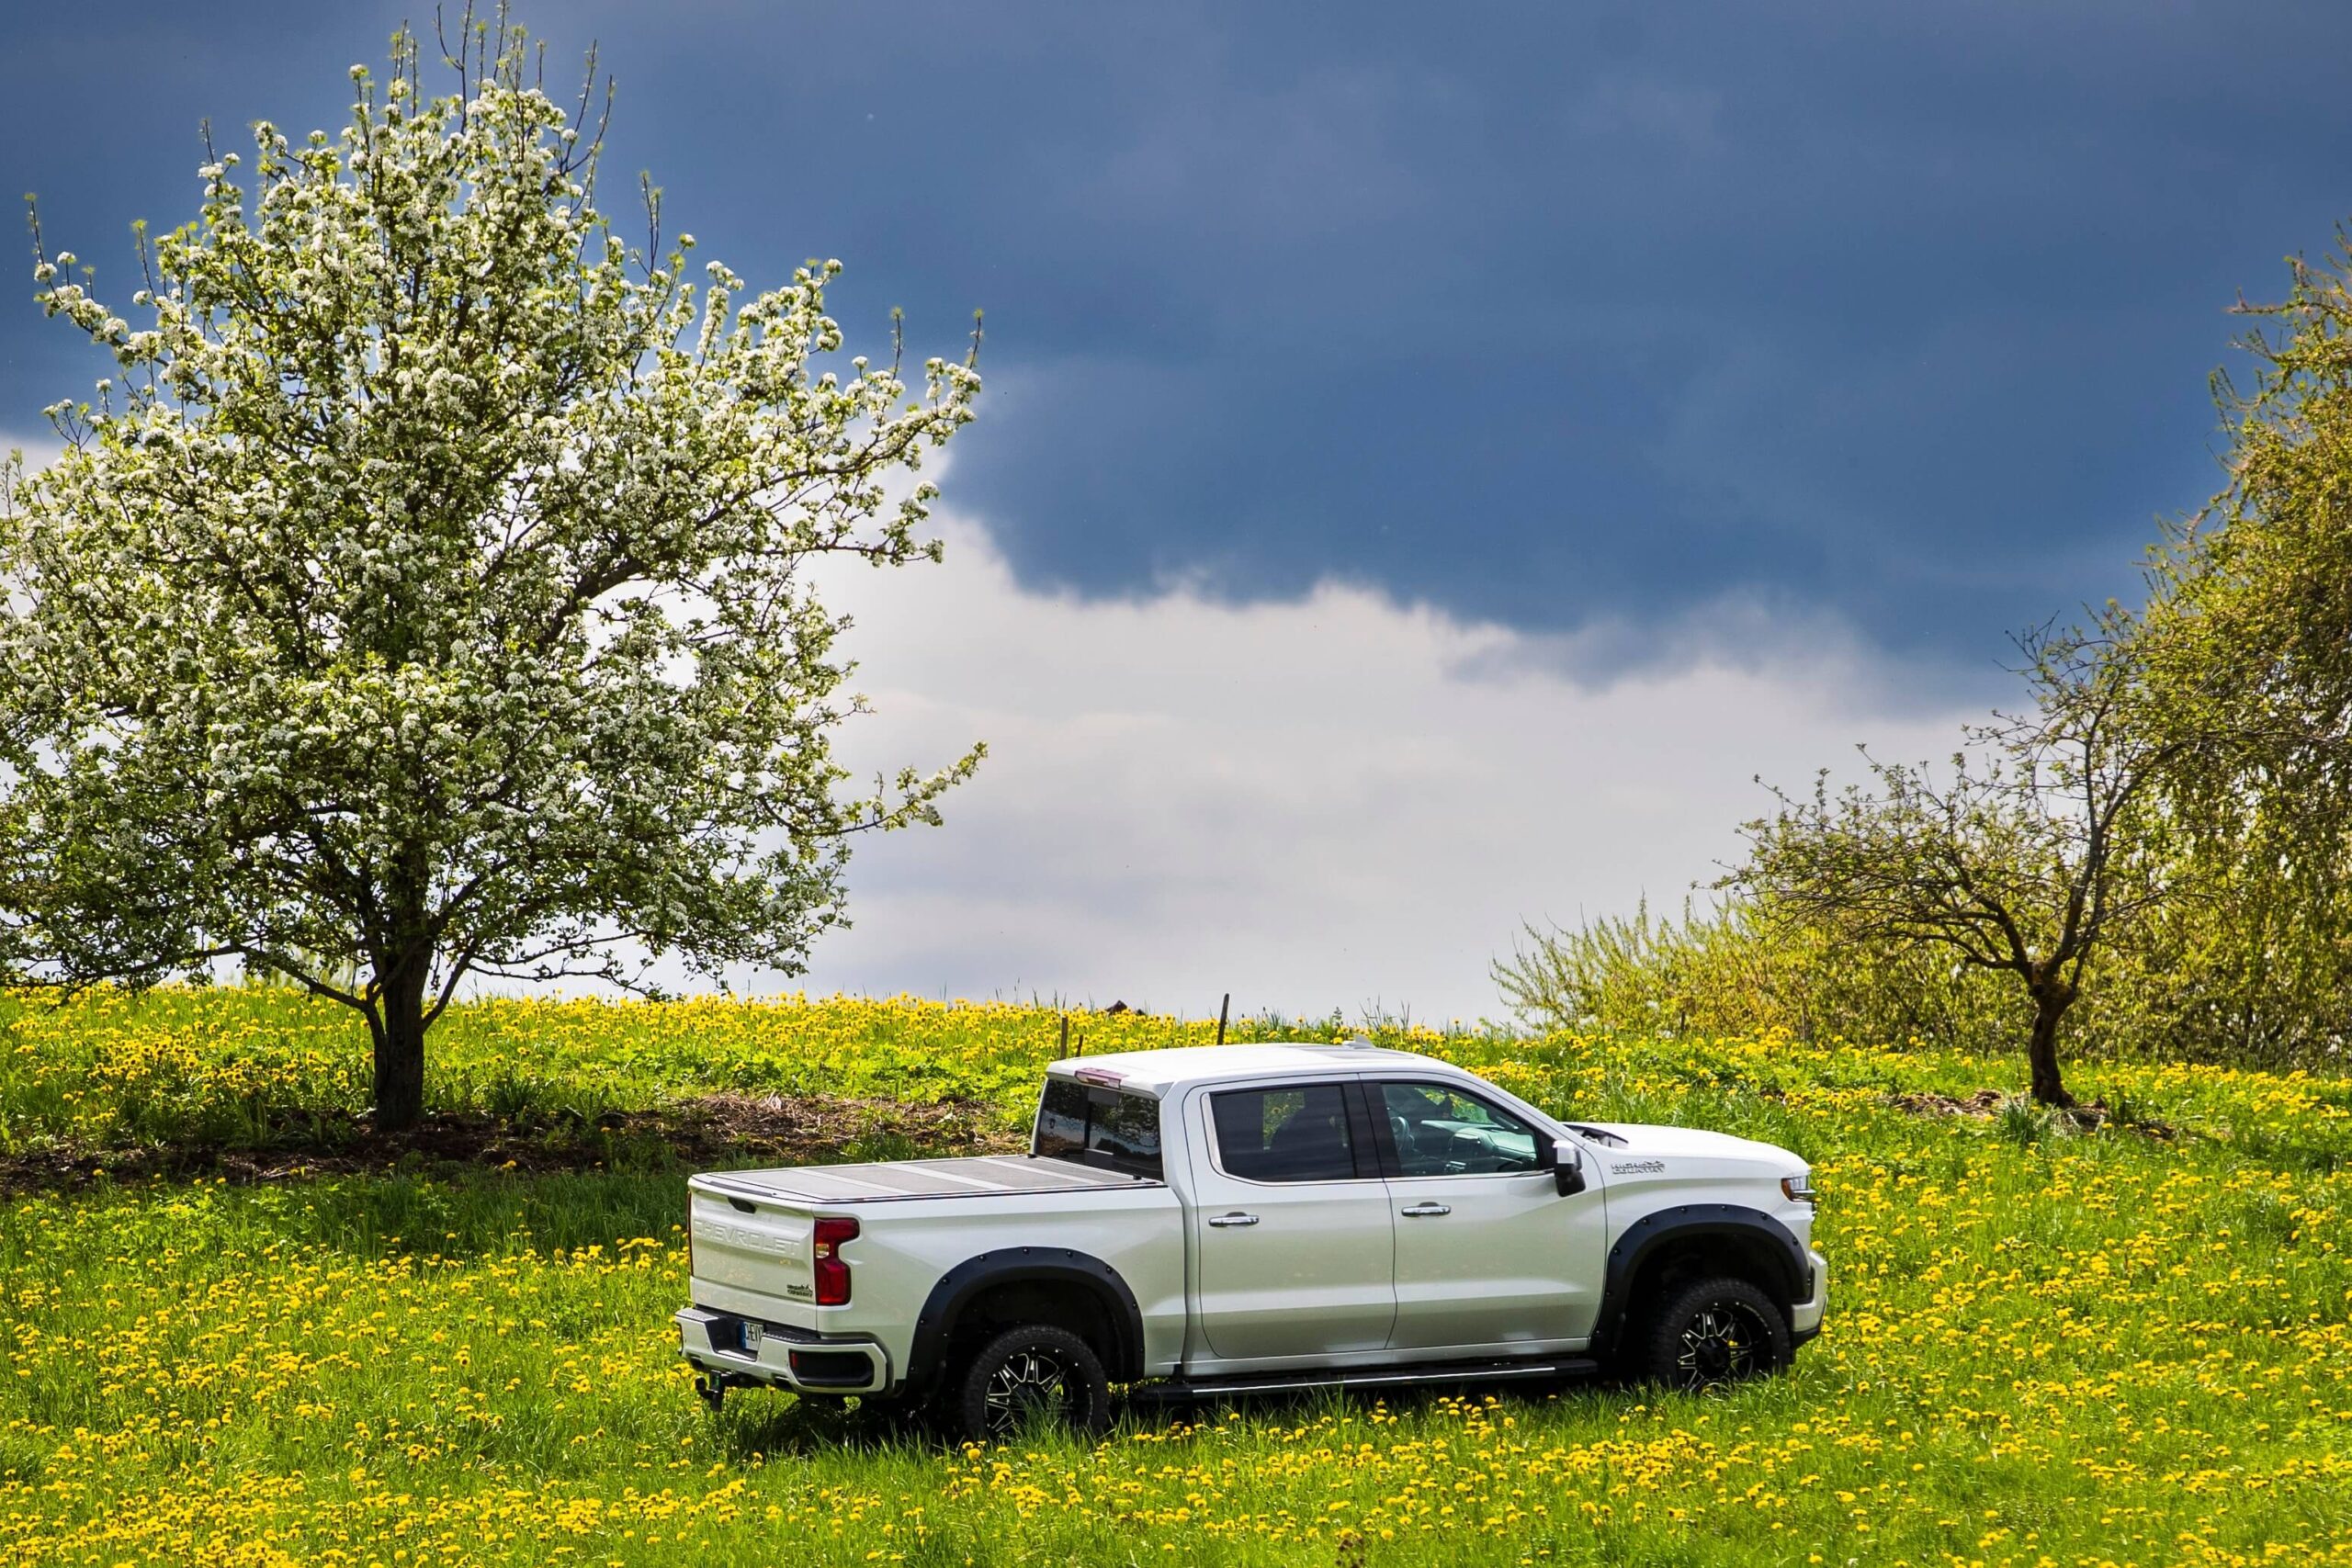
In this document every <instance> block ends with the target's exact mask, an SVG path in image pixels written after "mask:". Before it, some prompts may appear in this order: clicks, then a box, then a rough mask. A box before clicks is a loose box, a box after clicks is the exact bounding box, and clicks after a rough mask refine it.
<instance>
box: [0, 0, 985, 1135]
mask: <svg viewBox="0 0 2352 1568" xmlns="http://www.w3.org/2000/svg"><path fill="white" fill-rule="evenodd" d="M451 63H452V64H453V65H454V66H455V67H456V68H457V71H458V80H459V81H460V82H461V83H462V84H463V90H462V91H461V92H459V93H457V94H453V95H451V96H443V97H435V98H428V97H427V96H426V95H425V93H424V84H423V73H422V72H421V71H420V68H419V51H418V47H417V43H416V40H415V39H414V38H413V37H412V36H409V35H406V34H403V35H401V37H400V38H398V39H395V42H394V53H393V62H392V68H391V70H390V74H389V79H388V80H386V81H384V82H383V83H382V84H381V85H380V86H379V84H378V83H377V81H376V80H375V79H374V78H372V77H371V76H370V74H369V73H368V71H366V70H365V69H364V68H360V67H356V66H355V67H354V68H353V70H352V73H351V74H352V78H353V81H354V83H355V85H356V98H357V101H356V104H355V106H354V108H353V111H352V116H351V120H350V124H349V126H348V128H347V129H345V130H344V131H343V133H342V134H341V136H340V137H330V136H328V135H327V134H326V133H324V132H312V133H311V135H310V136H308V137H307V138H303V139H300V140H297V139H293V138H289V137H288V136H286V135H285V134H283V133H281V132H280V131H279V130H277V129H276V128H275V127H273V126H270V125H267V124H262V125H257V126H255V127H254V162H253V167H252V171H251V174H250V176H249V183H248V176H245V175H241V171H240V163H241V160H240V159H239V157H238V156H237V155H235V154H233V153H217V152H216V153H214V154H213V155H212V156H210V157H209V159H208V161H207V163H206V164H204V166H203V168H202V170H201V171H200V172H201V175H202V178H203V181H204V203H203V208H202V211H201V213H200V215H199V217H198V220H196V221H195V222H194V223H192V224H190V225H188V226H187V227H185V228H182V229H179V230H177V231H174V232H172V233H170V234H168V235H165V236H164V237H162V238H160V239H156V240H154V241H153V243H149V241H148V240H147V237H146V236H145V234H144V232H143V231H141V257H142V261H143V263H144V266H145V271H146V275H147V276H146V280H145V287H143V288H141V289H139V291H138V292H137V293H136V294H134V295H133V296H132V298H131V306H132V310H131V314H132V315H136V316H137V317H139V319H140V322H141V324H140V325H138V326H136V327H134V326H133V325H132V324H131V322H130V320H129V319H127V318H126V317H125V316H124V315H121V314H118V313H116V311H115V310H112V309H110V308H109V307H108V306H107V305H106V304H105V303H103V302H101V300H100V299H98V297H97V296H96V294H95V293H93V292H92V287H91V279H90V277H89V276H88V275H87V273H86V272H83V273H81V274H79V275H78V276H77V273H76V270H75V259H74V256H73V255H72V254H70V253H58V254H48V253H47V252H46V251H44V250H43V248H42V245H41V242H40V231H39V226H38V221H36V225H35V253H36V259H37V261H38V264H39V265H38V268H37V278H38V281H39V283H40V288H41V291H40V302H41V304H42V305H43V306H44V307H45V309H46V310H48V311H49V312H50V313H51V315H54V316H60V317H62V318H64V319H65V320H66V321H70V322H72V323H73V324H74V326H76V327H78V328H80V329H82V330H83V331H85V332H86V333H89V335H90V336H91V338H92V339H93V340H94V341H96V343H98V344H102V345H104V346H105V347H107V349H109V350H111V351H112V353H113V355H114V357H115V359H116V361H117V362H118V364H119V372H118V373H117V374H116V375H114V376H113V377H111V378H109V379H108V380H107V381H104V382H101V383H100V384H99V387H98V390H97V395H96V399H95V400H94V401H92V402H88V403H81V404H59V405H57V406H56V407H54V408H52V409H51V410H50V411H49V412H50V416H51V420H52V421H53V422H54V423H55V424H56V426H57V428H58V430H59V432H60V434H62V437H63V438H64V442H65V449H64V451H63V454H62V457H59V458H58V459H57V460H56V461H55V462H54V463H52V464H51V465H49V466H47V467H45V468H41V469H40V470H39V471H37V472H30V473H28V472H27V471H25V468H24V465H23V464H22V462H21V460H12V461H11V463H10V464H9V466H8V468H7V469H6V471H5V472H0V580H5V584H6V594H7V598H6V604H0V727H5V728H0V767H4V768H5V772H0V913H5V916H6V936H7V941H8V942H10V943H11V949H10V952H9V953H8V954H7V956H8V957H9V959H10V960H11V962H12V964H13V965H14V967H15V969H16V971H17V973H18V974H20V975H23V976H28V977H32V978H36V979H40V980H45V981H48V982H51V983H55V984H60V985H63V986H67V987H73V986H79V985H85V984H88V983H91V982H93V981H96V980H99V979H109V978H110V979H115V980H119V981H123V982H126V983H129V984H132V985H141V984H145V983H147V982H149V981H152V980H155V979H158V978H163V977H166V976H173V975H177V974H185V973H192V972H201V971H202V970H203V969H204V968H205V966H207V965H208V964H210V963H211V962H212V961H214V960H216V959H220V958H227V957H234V958H237V959H241V960H243V962H244V963H245V964H247V965H249V966H251V967H254V968H257V969H262V970H268V971H276V972H277V973H280V974H283V975H285V976H290V977H292V978H293V979H294V980H295V981H297V982H299V983H300V984H301V985H304V986H306V987H309V988H310V989H311V991H313V992H315V993H317V994H319V995H322V996H326V997H331V998H334V999H335V1000H337V1001H339V1002H342V1003H345V1004H346V1005H348V1006H350V1007H352V1008H354V1009H356V1010H358V1011H359V1012H360V1013H361V1014H363V1015H364V1016H365V1017H366V1019H367V1021H368V1026H369V1030H370V1032H371V1034H372V1036H373V1040H374V1044H375V1069H376V1100H377V1114H378V1117H379V1124H380V1125H384V1126H388V1127H389V1126H401V1125H405V1124H407V1123H409V1122H413V1121H414V1120H415V1118H416V1117H417V1116H418V1115H419V1114H420V1113H421V1109H422V1103H423V1071H424V1068H423V1062H424V1034H425V1031H426V1029H427V1028H428V1027H429V1026H430V1025H431V1023H432V1021H433V1020H434V1019H435V1017H437V1016H438V1014H439V1012H440V1010H442V1009H443V1008H444V1007H445V1006H446V1005H447V1002H448V1000H449V998H450V997H451V996H452V995H453V994H454V993H455V991H456V989H457V987H458V984H459V982H460V981H461V980H462V979H463V978H464V977H465V976H469V975H482V976H512V977H518V978H527V979H545V978H553V977H559V976H597V977H600V978H602V979H605V980H609V981H614V982H616V983H620V984H625V985H626V984H632V983H637V982H640V981H642V979H643V978H644V976H645V974H646V973H647V970H646V967H645V965H646V964H650V962H651V960H652V959H654V958H656V957H659V956H660V955H662V954H666V953H676V954H680V955H683V956H684V958H685V959H686V960H687V961H689V962H690V963H691V964H694V965H695V966H696V967H697V968H698V969H699V970H700V971H702V972H704V973H707V974H709V975H711V976H714V977H716V976H718V975H719V974H720V972H721V971H722V969H723V968H724V966H726V965H729V964H763V965H769V966H773V967H775V968H778V969H781V970H784V971H786V972H793V971H796V970H797V968H798V967H799V965H800V963H801V960H802V956H803V954H804V953H805V952H806V950H807V948H808V945H809V942H810V941H811V939H812V938H813V937H814V936H815V935H816V933H817V932H819V931H821V930H822V929H823V928H824V927H826V926H827V925H829V924H831V923H833V922H835V921H836V920H838V919H840V913H839V910H840V903H841V881H840V878H841V874H842V865H843V862H844V858H845V855H846V852H847V850H846V845H847V843H848V840H849V835H851V834H853V833H854V832H856V831H859V830H861V829H888V828H894V827H898V826H900V825H903V824H908V823H912V822H918V821H921V822H936V821H937V820H938V818H937V806H936V803H937V800H938V798H939V796H940V795H941V794H942V792H944V790H945V789H946V788H948V787H949V786H950V785H951V784H954V783H956V781H958V780H959V779H961V778H962V777H964V776H965V775H966V774H967V773H968V772H969V771H970V769H971V768H972V766H973V764H974V763H975V762H976V761H977V760H978V756H979V750H978V748H975V750H973V752H972V753H971V754H970V755H968V756H967V757H965V758H963V759H962V760H961V761H957V762H956V763H955V764H954V765H952V766H950V767H948V768H946V769H944V770H943V771H940V772H935V773H928V774H924V773H917V772H916V771H914V770H909V771H907V772H905V773H901V774H900V775H899V777H898V778H897V779H896V780H895V781H889V782H888V783H883V784H877V786H876V789H875V790H874V792H873V793H872V794H870V795H860V794H856V793H850V794H846V795H845V794H844V793H843V792H842V791H843V785H844V784H845V783H846V780H845V775H844V774H843V773H842V770H841V769H840V768H839V767H838V766H836V764H835V763H834V762H833V761H832V760H831V754H830V752H829V750H828V745H827V737H828V732H829V731H830V730H831V729H832V728H833V727H834V726H835V725H836V724H837V723H838V722H839V721H840V720H841V719H842V717H843V716H845V715H846V714H847V713H849V712H851V711H853V710H854V707H855V701H854V699H852V698H848V697H846V696H844V695H843V694H842V682H843V680H844V677H845V675H846V673H847V671H848V666H847V665H846V664H845V663H843V662H842V660H840V659H839V657H838V656H837V655H836V653H835V642H836V638H837V636H838V634H839V633H840V632H841V631H842V628H843V626H844V625H845V622H843V621H842V619H841V618H839V617H836V616H832V615H828V614H827V612H826V611H825V610H824V608H823V607H822V606H821V605H820V604H819V603H818V601H817V599H816V597H815V596H814V594H813V592H812V591H811V589H810V587H809V583H808V581H806V572H805V570H804V567H805V564H806V563H807V561H808V560H809V558H811V557H814V556H818V555H820V554H826V553H836V554H838V553H842V552H849V553H854V554H855V555H858V556H861V557H863V558H865V559H867V560H869V561H871V562H872V563H873V564H875V565H876V566H877V567H881V566H897V565H900V564H904V563H907V562H910V561H913V560H915V559H917V558H931V559H936V558H938V554H939V547H938V545H937V543H936V542H935V541H933V540H930V539H927V538H925V537H924V536H923V533H922V531H923V529H924V526H925V521H926V515H927V506H928V503H929V502H930V501H931V500H932V499H933V494H934V491H933V490H932V489H931V488H930V486H928V485H927V484H922V483H920V482H911V481H910V482H896V483H894V482H893V481H894V479H895V478H896V476H898V475H899V474H900V473H902V472H903V471H906V470H912V469H916V468H919V467H920V465H921V462H922V456H923V453H924V451H925V449H926V448H927V447H929V446H933V445H934V444H936V443H939V442H942V441H944V440H945V439H946V438H947V437H948V436H949V435H950V434H953V433H954V432H955V431H956V429H957V428H958V427H960V426H961V425H962V424H964V423H966V422H967V420H968V419H969V418H970V417H971V412H972V402H973V399H974V396H975V395H976V393H977V391H978V385H979V382H978V375H977V373H976V372H975V371H974V369H973V368H972V364H971V361H970V360H969V359H968V358H967V359H966V360H964V361H962V362H960V363H958V362H953V361H948V360H943V359H932V360H930V361H928V362H927V363H926V364H925V365H924V367H923V372H922V387H921V389H920V391H919V392H910V389H909V388H908V386H907V385H906V384H905V383H904V382H903V381H902V379H901V376H900V372H899V367H898V365H897V364H896V363H893V364H891V365H888V366H883V365H877V364H871V363H868V361H867V360H865V359H864V358H855V359H851V360H849V361H848V363H847V364H846V365H845V366H842V367H841V368H839V369H825V368H822V366H823V364H824V360H825V357H826V356H830V355H838V354H839V352H840V350H841V348H842V333H841V329H840V328H839V327H838V326H837V325H836V324H835V323H834V321H832V320H831V318H830V317H828V316H827V315H826V313H825V300H824V290H825V287H826V284H827V283H828V281H829V280H831V278H832V277H833V276H834V275H835V274H836V273H837V272H838V270H839V264H838V263H834V262H830V261H829V262H822V263H817V262H811V263H809V264H808V265H805V266H803V267H801V268H799V269H798V270H797V271H796V272H794V274H793V275H792V279H791V281H790V283H788V284H787V285H786V286H785V287H783V288H776V289H774V290H772V291H770V292H766V293H758V294H753V293H751V292H749V291H748V290H747V288H746V287H745V285H744V283H743V281H742V280H741V278H740V277H739V276H737V275H736V274H735V273H733V272H731V271H729V269H728V268H727V267H725V266H723V265H719V264H718V263H716V262H712V263H708V264H707V265H704V266H703V267H702V268H701V269H700V272H701V277H700V280H699V281H697V280H696V279H695V277H694V276H693V275H692V274H691V273H690V271H689V267H688V257H689V254H690V253H691V252H692V250H693V249H694V243H693V240H692V237H691V236H688V235H683V234H682V235H680V236H678V238H677V239H676V240H675V241H674V242H673V243H669V244H667V245H666V246H665V245H664V243H662V238H661V230H660V208H659V201H658V197H657V194H656V193H655V192H653V191H652V189H651V188H650V186H649V187H648V188H647V190H646V193H645V194H646V209H647V220H648V237H647V239H646V240H645V241H644V243H643V244H642V245H641V246H633V245H631V244H630V243H627V242H625V241H624V240H623V239H622V238H621V237H620V236H619V235H617V234H616V233H615V232H614V231H613V229H612V227H611V225H610V224H609V223H608V221H607V220H606V219H605V216H604V215H603V214H602V213H601V212H600V211H599V210H598V209H597V208H596V207H595V205H594V198H595V183H596V172H597V161H598V153H599V149H600V146H601V142H602V134H603V127H602V123H601V119H600V118H597V117H596V116H595V115H594V112H593V111H594V108H595V103H594V96H593V95H592V94H590V93H585V92H583V94H582V97H581V98H580V100H579V102H578V103H577V104H576V105H573V106H571V107H568V108H567V107H563V106H560V105H559V104H558V103H556V102H555V101H553V100H552V99H550V98H549V97H548V96H547V95H546V94H545V93H544V92H543V91H542V90H541V89H540V87H539V86H538V85H537V80H536V78H537V72H536V69H535V67H534V65H533V63H532V62H531V58H530V56H529V54H528V53H527V52H526V47H525V43H524V40H523V38H522V35H521V33H520V31H519V29H515V30H510V29H507V28H504V27H503V23H502V25H501V26H499V27H498V28H495V29H492V28H482V29H469V31H468V34H467V37H466V39H465V40H464V41H462V42H461V43H460V44H459V45H458V56H457V57H456V58H455V59H454V60H453V61H451ZM593 76H594V62H593V60H592V62H591V77H592V81H593ZM605 102H606V103H607V104H608V103H609V97H607V98H606V100H605ZM208 151H210V148H209V139H208ZM976 341H977V335H976Z"/></svg>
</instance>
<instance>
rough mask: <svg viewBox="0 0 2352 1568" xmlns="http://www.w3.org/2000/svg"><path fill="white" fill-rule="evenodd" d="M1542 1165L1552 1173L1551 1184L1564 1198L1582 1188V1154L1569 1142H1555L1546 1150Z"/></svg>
mask: <svg viewBox="0 0 2352 1568" xmlns="http://www.w3.org/2000/svg"><path fill="white" fill-rule="evenodd" d="M1544 1168H1545V1169H1548V1170H1549V1171H1551V1173H1552V1184H1553V1185H1554V1186H1555V1187H1556V1188H1558V1189H1559V1190H1560V1196H1561V1197H1563V1198H1566V1197H1567V1196H1569V1195H1570V1194H1571V1193H1576V1192H1581V1191H1583V1190H1584V1156H1583V1155H1582V1154H1581V1153H1579V1152H1578V1151H1577V1146H1576V1145H1574V1144H1570V1143H1565V1142H1563V1143H1555V1144H1554V1145H1552V1146H1551V1148H1550V1150H1549V1151H1547V1157H1545V1159H1544Z"/></svg>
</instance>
